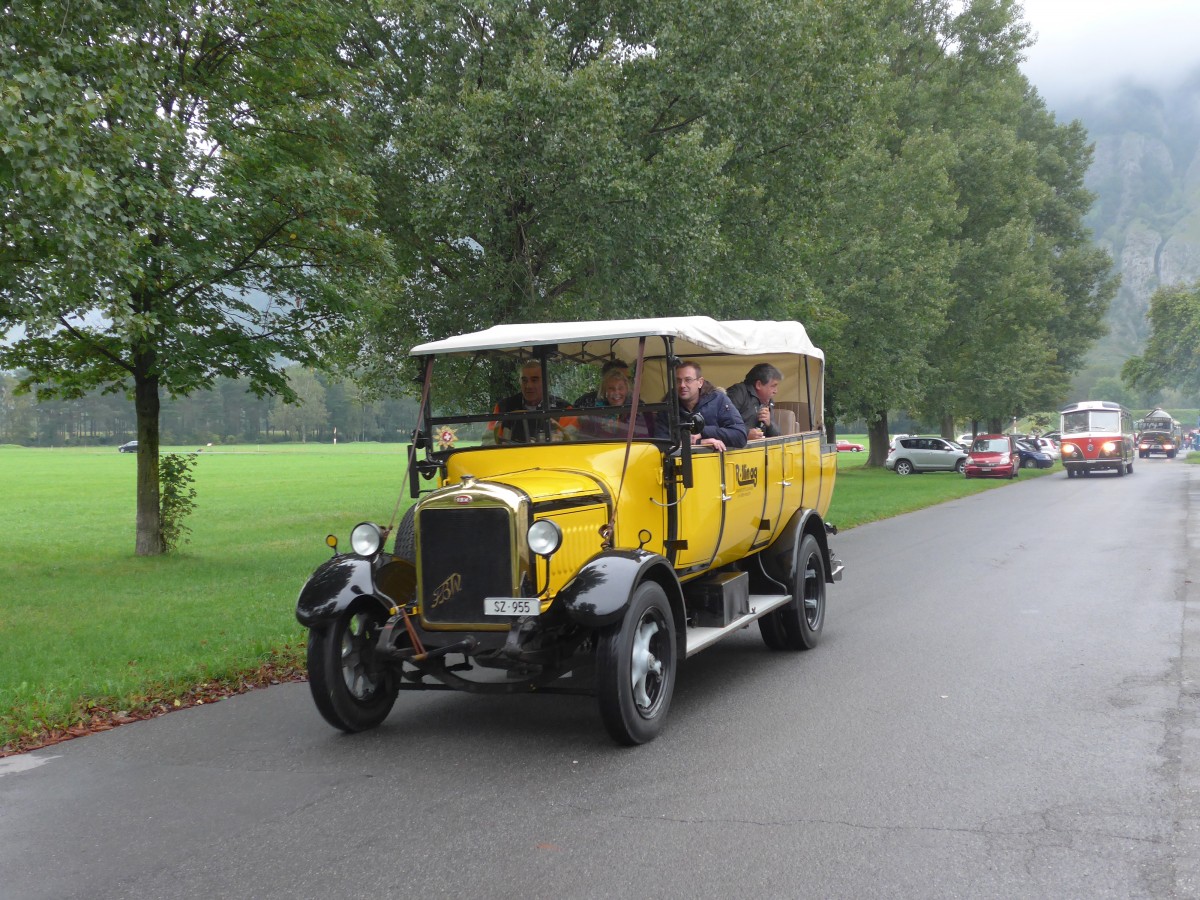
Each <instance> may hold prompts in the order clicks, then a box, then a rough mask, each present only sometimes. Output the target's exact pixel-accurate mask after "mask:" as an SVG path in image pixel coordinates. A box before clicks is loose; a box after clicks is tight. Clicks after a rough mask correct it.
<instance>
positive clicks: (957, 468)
mask: <svg viewBox="0 0 1200 900" xmlns="http://www.w3.org/2000/svg"><path fill="white" fill-rule="evenodd" d="M966 467H967V461H966V460H965V459H960V460H959V461H958V462H956V463H955V464H954V471H955V472H957V473H958V474H959V475H961V474H962V473H963V470H964V469H965V468H966Z"/></svg>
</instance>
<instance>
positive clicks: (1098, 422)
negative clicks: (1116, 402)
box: [1062, 409, 1121, 434]
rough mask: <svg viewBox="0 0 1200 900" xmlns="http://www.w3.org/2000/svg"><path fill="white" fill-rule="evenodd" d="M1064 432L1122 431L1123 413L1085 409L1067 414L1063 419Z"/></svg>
mask: <svg viewBox="0 0 1200 900" xmlns="http://www.w3.org/2000/svg"><path fill="white" fill-rule="evenodd" d="M1062 430H1063V431H1064V432H1073V433H1076V434H1078V433H1080V432H1089V431H1105V432H1114V431H1120V430H1121V413H1120V412H1119V411H1118V410H1115V409H1083V410H1079V411H1078V412H1069V413H1065V414H1064V415H1063V417H1062Z"/></svg>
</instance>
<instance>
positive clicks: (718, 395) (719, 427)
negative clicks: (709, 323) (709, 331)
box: [655, 360, 746, 451]
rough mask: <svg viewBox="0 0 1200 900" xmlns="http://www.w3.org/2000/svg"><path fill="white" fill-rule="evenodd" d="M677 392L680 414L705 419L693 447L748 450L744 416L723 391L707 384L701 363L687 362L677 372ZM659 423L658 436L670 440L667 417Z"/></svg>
mask: <svg viewBox="0 0 1200 900" xmlns="http://www.w3.org/2000/svg"><path fill="white" fill-rule="evenodd" d="M675 392H676V393H677V394H678V395H679V408H680V410H681V411H683V412H685V413H699V414H700V415H701V416H703V417H704V428H703V429H701V431H700V433H699V434H693V435H692V436H691V438H692V443H693V444H696V445H698V446H703V447H712V448H713V449H714V450H720V451H725V450H734V449H737V448H738V447H745V446H746V423H745V422H743V421H742V416H741V413H739V412H738V411H737V408H736V407H735V406H734V405H733V403H732V402H730V400H729V398H728V397H727V396H725V392H724V391H721V390H718V389H717V388H715V387H713V386H712V385H711V384H709V383H708V382H707V381H705V380H704V377H703V376H702V375H701V372H700V365H699V364H698V363H694V362H692V361H691V360H688V361H685V362H683V363H680V365H679V366H678V367H677V368H676V369H675ZM659 419H660V421H659V422H658V425H657V426H656V429H655V436H656V437H668V434H667V422H666V421H665V417H659Z"/></svg>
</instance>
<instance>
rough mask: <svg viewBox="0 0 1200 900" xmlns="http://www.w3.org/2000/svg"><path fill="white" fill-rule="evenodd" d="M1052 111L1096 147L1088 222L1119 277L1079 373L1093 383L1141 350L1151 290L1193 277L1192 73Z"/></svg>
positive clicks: (1196, 80) (1198, 274)
mask: <svg viewBox="0 0 1200 900" xmlns="http://www.w3.org/2000/svg"><path fill="white" fill-rule="evenodd" d="M1054 112H1055V114H1056V115H1057V116H1058V118H1059V119H1060V120H1063V121H1068V120H1071V119H1079V120H1080V121H1082V122H1083V124H1084V126H1085V127H1086V128H1087V130H1088V134H1089V136H1090V138H1091V140H1092V141H1093V142H1094V144H1095V158H1094V160H1093V163H1092V167H1091V169H1090V170H1089V171H1088V175H1087V179H1086V183H1087V186H1088V188H1089V189H1090V190H1091V191H1093V192H1094V193H1095V194H1096V195H1097V200H1096V204H1095V205H1094V206H1093V208H1092V212H1091V214H1090V215H1089V216H1088V219H1087V225H1088V227H1089V228H1091V230H1092V233H1093V235H1094V237H1095V239H1096V241H1097V243H1099V244H1100V245H1101V246H1103V247H1104V248H1105V249H1107V250H1108V251H1109V253H1111V254H1112V257H1113V260H1114V261H1115V263H1116V268H1117V270H1118V271H1119V272H1120V273H1121V276H1122V282H1121V289H1120V291H1119V293H1118V294H1117V296H1116V298H1115V299H1114V300H1113V303H1112V306H1111V308H1110V309H1109V314H1108V322H1109V327H1110V333H1109V335H1108V336H1107V337H1106V338H1103V339H1102V340H1101V341H1100V342H1099V343H1098V344H1097V346H1096V348H1095V349H1094V351H1093V352H1092V356H1091V360H1090V362H1091V365H1090V366H1089V370H1088V371H1087V372H1086V373H1081V377H1082V379H1083V380H1085V381H1091V380H1094V379H1095V378H1096V377H1099V376H1102V375H1108V374H1114V373H1115V372H1116V371H1117V370H1119V368H1120V365H1121V362H1123V361H1124V360H1125V359H1126V358H1127V357H1129V356H1132V355H1135V354H1137V353H1138V352H1140V350H1141V347H1142V343H1143V341H1144V340H1145V337H1146V333H1147V325H1146V317H1145V316H1146V309H1147V307H1148V306H1149V302H1150V296H1151V295H1152V294H1153V293H1154V292H1155V291H1156V290H1157V289H1158V288H1159V287H1161V286H1167V285H1173V284H1180V283H1188V284H1190V283H1193V282H1196V281H1200V69H1197V70H1196V72H1195V73H1194V74H1193V75H1192V76H1191V77H1190V78H1189V79H1187V80H1186V81H1185V82H1184V83H1183V84H1181V85H1179V86H1178V87H1176V88H1173V89H1170V90H1161V89H1157V90H1156V89H1150V88H1145V87H1140V86H1137V85H1133V84H1125V85H1122V86H1119V87H1117V88H1115V89H1112V90H1110V91H1108V92H1106V93H1105V94H1103V95H1097V96H1094V97H1090V98H1088V99H1087V100H1085V101H1082V102H1079V103H1076V104H1073V105H1070V106H1064V107H1062V108H1056V109H1055V110H1054Z"/></svg>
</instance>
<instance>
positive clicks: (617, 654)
mask: <svg viewBox="0 0 1200 900" xmlns="http://www.w3.org/2000/svg"><path fill="white" fill-rule="evenodd" d="M675 650H676V645H675V617H674V615H673V614H672V613H671V604H670V601H668V600H667V595H666V593H665V592H664V591H663V589H662V588H661V587H659V586H658V585H657V584H655V583H654V582H652V581H647V582H644V583H643V584H641V585H640V586H639V587H638V589H637V590H636V591H634V593H633V599H632V600H631V601H630V603H629V609H628V610H626V612H625V617H624V618H623V619H622V620H621V621H620V622H618V623H617V624H616V625H611V626H609V627H608V628H605V629H604V630H603V631H602V632H601V633H600V640H599V645H598V646H597V648H596V693H597V697H598V699H599V701H600V718H601V719H602V720H603V722H604V727H605V728H606V729H608V733H609V734H610V735H611V736H612V738H613V740H615V741H616V742H617V743H619V744H628V745H630V746H632V745H634V744H644V743H646V742H647V741H652V740H654V738H656V737H657V736H658V733H659V732H660V731H662V727H663V721H664V720H665V719H666V716H667V709H668V707H670V705H671V694H672V693H673V692H674V690H675V668H676V653H675Z"/></svg>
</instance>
